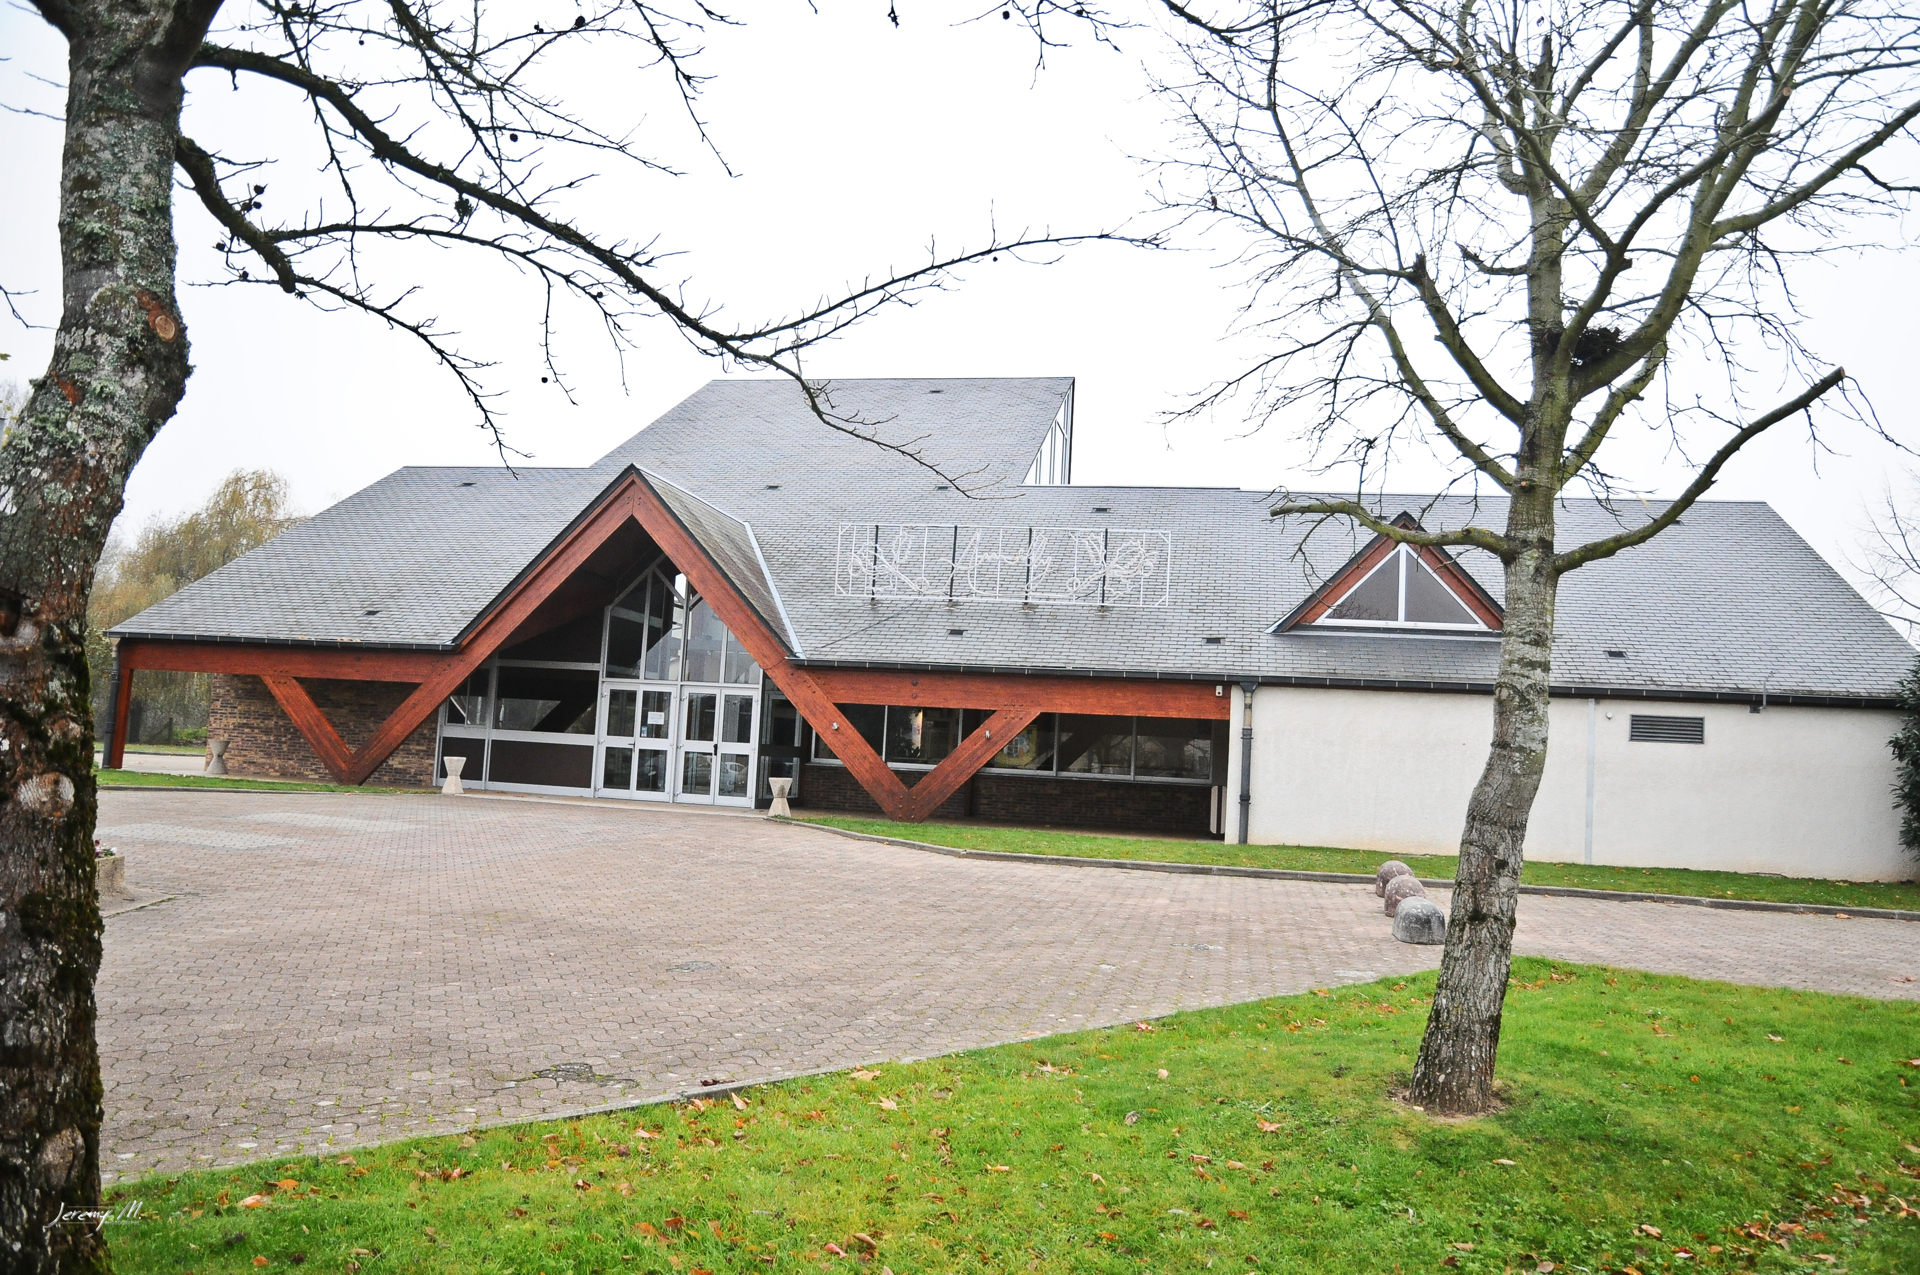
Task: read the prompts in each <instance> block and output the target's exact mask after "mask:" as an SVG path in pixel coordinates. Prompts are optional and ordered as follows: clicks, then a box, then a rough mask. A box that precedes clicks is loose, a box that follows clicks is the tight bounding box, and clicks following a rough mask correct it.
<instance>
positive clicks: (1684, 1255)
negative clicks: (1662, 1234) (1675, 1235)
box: [1673, 1248, 1693, 1261]
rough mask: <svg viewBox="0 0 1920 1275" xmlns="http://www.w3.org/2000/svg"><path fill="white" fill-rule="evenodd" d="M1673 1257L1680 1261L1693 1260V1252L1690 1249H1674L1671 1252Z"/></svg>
mask: <svg viewBox="0 0 1920 1275" xmlns="http://www.w3.org/2000/svg"><path fill="white" fill-rule="evenodd" d="M1673 1255H1674V1256H1675V1257H1677V1258H1680V1259H1681V1260H1682V1261H1691V1260H1693V1250H1692V1249H1690V1248H1676V1249H1675V1250H1673Z"/></svg>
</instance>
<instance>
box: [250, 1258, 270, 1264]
mask: <svg viewBox="0 0 1920 1275" xmlns="http://www.w3.org/2000/svg"><path fill="white" fill-rule="evenodd" d="M253 1264H254V1265H255V1266H265V1265H266V1264H267V1259H266V1258H264V1257H256V1258H254V1259H253Z"/></svg>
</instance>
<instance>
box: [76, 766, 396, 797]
mask: <svg viewBox="0 0 1920 1275" xmlns="http://www.w3.org/2000/svg"><path fill="white" fill-rule="evenodd" d="M93 774H94V778H95V780H96V781H97V782H99V783H100V784H101V785H102V786H103V787H106V786H112V787H120V788H233V789H244V790H247V791H252V792H375V793H395V792H409V791H415V792H418V791H425V790H424V789H406V788H374V787H371V786H367V787H362V788H350V787H347V786H346V785H344V784H306V783H294V782H290V781H288V780H282V779H235V778H232V777H230V776H227V775H157V774H153V773H151V772H149V771H144V770H108V769H105V768H104V767H103V768H98V769H96V770H95V771H94V772H93Z"/></svg>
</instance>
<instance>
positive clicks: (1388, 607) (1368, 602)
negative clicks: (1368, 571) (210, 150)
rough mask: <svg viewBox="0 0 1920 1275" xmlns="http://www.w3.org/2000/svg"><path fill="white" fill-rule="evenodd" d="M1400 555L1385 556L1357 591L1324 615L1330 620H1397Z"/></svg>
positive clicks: (1398, 613)
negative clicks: (1384, 559)
mask: <svg viewBox="0 0 1920 1275" xmlns="http://www.w3.org/2000/svg"><path fill="white" fill-rule="evenodd" d="M1400 557H1401V555H1400V551H1399V550H1398V549H1396V550H1394V551H1393V552H1392V553H1390V554H1388V555H1387V558H1386V561H1384V562H1382V563H1381V564H1380V565H1379V566H1377V567H1375V568H1374V569H1373V574H1372V575H1370V576H1368V577H1367V578H1366V579H1365V580H1363V581H1361V582H1360V585H1359V587H1358V588H1356V589H1354V590H1353V592H1351V593H1349V594H1347V596H1346V597H1344V598H1342V599H1340V605H1339V606H1336V607H1335V608H1333V610H1331V611H1329V612H1327V618H1328V619H1329V620H1382V621H1386V622H1388V623H1391V622H1393V621H1395V620H1398V619H1399V618H1400Z"/></svg>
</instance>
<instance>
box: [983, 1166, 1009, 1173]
mask: <svg viewBox="0 0 1920 1275" xmlns="http://www.w3.org/2000/svg"><path fill="white" fill-rule="evenodd" d="M987 1172H988V1173H1012V1172H1013V1166H1012V1165H1010V1164H990V1165H988V1166H987Z"/></svg>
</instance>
